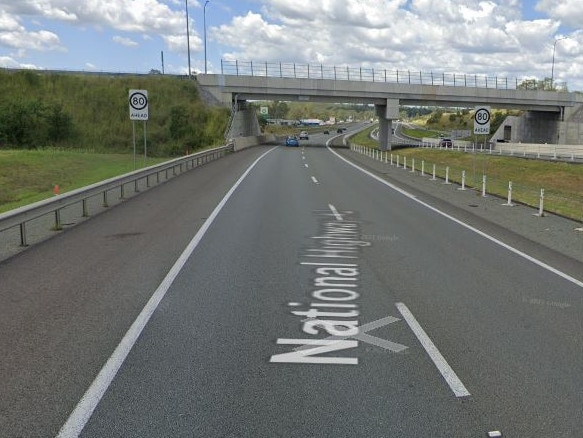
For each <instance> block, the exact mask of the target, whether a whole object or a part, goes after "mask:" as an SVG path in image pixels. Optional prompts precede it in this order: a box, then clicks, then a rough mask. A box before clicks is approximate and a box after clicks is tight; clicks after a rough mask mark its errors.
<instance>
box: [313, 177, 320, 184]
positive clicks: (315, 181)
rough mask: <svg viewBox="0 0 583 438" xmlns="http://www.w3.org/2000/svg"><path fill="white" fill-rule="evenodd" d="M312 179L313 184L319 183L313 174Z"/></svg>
mask: <svg viewBox="0 0 583 438" xmlns="http://www.w3.org/2000/svg"><path fill="white" fill-rule="evenodd" d="M312 181H314V184H320V183H319V182H318V180H317V179H316V177H315V176H313V177H312Z"/></svg>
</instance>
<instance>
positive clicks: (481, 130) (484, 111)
mask: <svg viewBox="0 0 583 438" xmlns="http://www.w3.org/2000/svg"><path fill="white" fill-rule="evenodd" d="M490 114H491V113H490V107H489V106H477V107H476V108H475V111H474V135H475V136H476V145H475V146H474V187H476V147H477V139H478V135H480V134H482V135H483V136H484V147H485V146H486V137H487V136H488V135H489V134H490V118H491V115H490ZM484 166H485V162H484ZM485 173H486V170H485V168H482V178H483V177H484V174H485Z"/></svg>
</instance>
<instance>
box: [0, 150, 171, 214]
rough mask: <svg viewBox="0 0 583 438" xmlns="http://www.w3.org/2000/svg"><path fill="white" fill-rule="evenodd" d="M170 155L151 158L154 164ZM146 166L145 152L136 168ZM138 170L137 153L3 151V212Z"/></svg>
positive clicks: (0, 156)
mask: <svg viewBox="0 0 583 438" xmlns="http://www.w3.org/2000/svg"><path fill="white" fill-rule="evenodd" d="M166 160H168V159H166V158H148V159H147V165H148V166H151V165H153V164H157V163H160V162H163V161H166ZM141 167H144V157H143V155H141V156H140V155H138V156H137V157H136V168H141ZM133 170H134V158H133V154H97V153H82V152H71V151H62V150H56V149H44V150H0V212H5V211H8V210H11V209H14V208H17V207H20V206H23V205H27V204H30V203H33V202H36V201H40V200H42V199H46V198H50V197H51V196H54V192H53V191H54V188H55V186H56V185H58V186H59V191H60V193H64V192H67V191H70V190H73V189H77V188H79V187H84V186H87V185H90V184H93V183H96V182H99V181H103V180H105V179H108V178H112V177H114V176H118V175H122V174H124V173H128V172H131V171H133Z"/></svg>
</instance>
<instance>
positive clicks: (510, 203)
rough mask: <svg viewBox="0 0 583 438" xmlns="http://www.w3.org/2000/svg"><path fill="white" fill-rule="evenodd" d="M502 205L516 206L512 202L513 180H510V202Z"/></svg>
mask: <svg viewBox="0 0 583 438" xmlns="http://www.w3.org/2000/svg"><path fill="white" fill-rule="evenodd" d="M502 205H507V206H509V207H513V206H514V204H513V203H512V181H508V202H506V204H502Z"/></svg>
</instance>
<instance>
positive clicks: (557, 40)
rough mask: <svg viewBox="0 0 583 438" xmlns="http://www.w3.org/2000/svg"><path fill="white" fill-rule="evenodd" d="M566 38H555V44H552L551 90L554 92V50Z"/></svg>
mask: <svg viewBox="0 0 583 438" xmlns="http://www.w3.org/2000/svg"><path fill="white" fill-rule="evenodd" d="M567 38H569V37H568V36H566V37H561V38H557V39H556V40H555V43H554V44H553V65H552V67H551V89H552V90H554V88H555V82H554V80H555V50H556V49H557V43H558V42H559V41H561V40H566V39H567Z"/></svg>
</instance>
